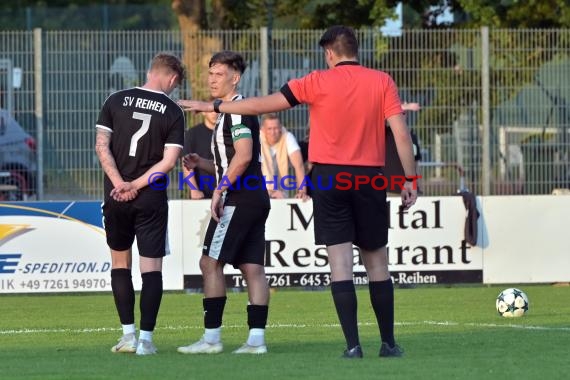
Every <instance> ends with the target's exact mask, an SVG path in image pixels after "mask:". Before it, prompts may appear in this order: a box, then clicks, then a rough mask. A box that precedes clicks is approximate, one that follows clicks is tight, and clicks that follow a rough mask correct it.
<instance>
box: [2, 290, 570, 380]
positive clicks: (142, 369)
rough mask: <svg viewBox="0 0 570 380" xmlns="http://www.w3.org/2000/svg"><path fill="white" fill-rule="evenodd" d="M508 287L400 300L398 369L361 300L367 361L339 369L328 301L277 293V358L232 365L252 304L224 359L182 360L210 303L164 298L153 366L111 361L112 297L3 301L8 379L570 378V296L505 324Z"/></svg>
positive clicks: (410, 293) (547, 293)
mask: <svg viewBox="0 0 570 380" xmlns="http://www.w3.org/2000/svg"><path fill="white" fill-rule="evenodd" d="M506 287H507V286H501V287H486V286H477V287H451V288H443V287H420V288H415V289H397V290H396V323H397V325H396V338H397V340H398V342H399V344H400V345H401V346H402V347H403V348H404V349H405V351H406V355H405V357H404V358H401V359H394V358H392V359H385V358H379V357H378V348H379V342H378V332H377V327H376V323H375V319H374V316H373V313H372V310H371V307H370V304H369V301H368V292H367V290H365V289H362V290H359V291H358V296H359V320H360V323H361V327H360V336H361V342H362V346H363V350H364V355H365V357H364V359H363V360H343V359H340V358H339V356H340V354H341V353H342V350H343V349H344V347H343V342H344V339H343V337H342V333H341V330H340V327H339V326H338V321H337V318H336V314H335V313H334V307H333V305H332V301H331V297H330V293H329V291H315V292H309V291H296V290H278V291H276V292H275V293H274V294H273V295H272V300H271V308H270V315H269V325H270V326H269V327H268V330H267V334H266V337H267V342H268V348H269V353H268V354H267V355H264V356H256V357H252V356H245V357H244V356H238V355H233V354H231V351H232V350H233V349H235V348H237V347H238V346H239V345H241V343H243V342H244V341H245V339H246V336H247V324H246V314H245V306H246V300H247V298H246V294H245V293H230V294H229V295H228V303H227V306H226V313H225V317H224V329H223V335H222V337H223V341H224V345H225V351H224V353H222V354H219V355H203V356H188V355H182V354H178V353H177V352H176V347H177V346H179V345H185V344H188V343H190V342H191V341H194V340H196V339H198V338H199V337H200V335H201V334H202V306H201V305H202V295H200V294H184V293H179V292H171V293H167V294H165V296H164V298H163V303H162V308H161V313H160V315H159V321H158V326H157V330H156V332H155V338H154V341H155V343H156V345H157V347H158V349H159V354H158V355H154V356H146V357H138V356H135V355H130V354H112V353H111V352H110V351H109V350H110V347H111V346H112V345H113V344H114V343H115V342H116V340H117V338H118V337H119V336H120V335H121V331H120V329H119V327H120V326H119V325H118V320H117V317H116V312H115V309H114V303H113V300H112V296H111V294H110V293H109V294H72V295H4V296H0V305H1V306H0V308H1V319H0V363H2V369H1V373H0V378H2V379H33V378H36V379H95V378H97V379H111V378H123V379H125V378H134V379H517V380H520V379H548V380H550V379H567V378H568V376H570V375H568V373H570V357H569V355H568V347H569V344H570V317H569V316H570V302H569V300H570V288H569V287H552V286H546V285H541V286H538V285H527V286H520V287H522V289H523V290H525V291H526V293H527V294H528V296H529V298H530V312H529V313H528V314H527V315H526V316H524V317H522V318H517V319H505V318H501V317H499V316H498V315H497V314H496V312H495V306H494V304H495V297H496V296H497V294H498V293H499V292H500V290H502V289H503V288H506ZM137 302H138V297H137ZM137 318H138V317H137ZM137 322H138V321H137Z"/></svg>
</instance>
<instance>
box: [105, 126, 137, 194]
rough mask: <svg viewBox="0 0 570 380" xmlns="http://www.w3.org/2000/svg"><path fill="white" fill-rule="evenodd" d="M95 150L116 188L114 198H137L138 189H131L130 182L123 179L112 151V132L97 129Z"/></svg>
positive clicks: (112, 192)
mask: <svg viewBox="0 0 570 380" xmlns="http://www.w3.org/2000/svg"><path fill="white" fill-rule="evenodd" d="M95 151H96V152H97V157H99V162H101V167H102V168H103V171H104V172H105V174H107V177H109V179H110V180H111V183H113V187H114V189H113V190H112V191H111V194H110V195H111V196H112V197H113V199H115V200H116V201H119V202H128V201H131V200H133V199H134V198H136V196H137V194H138V193H137V190H136V189H134V188H132V189H131V188H130V187H129V184H128V183H125V182H124V181H123V177H122V176H121V174H120V173H119V169H118V168H117V163H116V162H115V158H114V157H113V153H111V132H109V131H106V130H103V129H98V130H97V136H96V138H95Z"/></svg>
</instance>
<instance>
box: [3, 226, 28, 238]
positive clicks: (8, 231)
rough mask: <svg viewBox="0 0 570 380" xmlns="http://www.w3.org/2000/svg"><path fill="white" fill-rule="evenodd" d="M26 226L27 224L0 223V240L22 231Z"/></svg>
mask: <svg viewBox="0 0 570 380" xmlns="http://www.w3.org/2000/svg"><path fill="white" fill-rule="evenodd" d="M28 228H30V225H29V224H0V240H4V239H5V238H7V237H10V236H12V235H16V234H18V233H20V232H24V230H26V229H28Z"/></svg>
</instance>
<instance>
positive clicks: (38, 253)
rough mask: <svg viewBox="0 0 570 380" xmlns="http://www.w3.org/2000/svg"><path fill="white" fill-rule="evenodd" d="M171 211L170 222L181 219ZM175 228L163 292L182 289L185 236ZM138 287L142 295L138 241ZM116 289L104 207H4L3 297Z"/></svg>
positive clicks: (0, 231)
mask: <svg viewBox="0 0 570 380" xmlns="http://www.w3.org/2000/svg"><path fill="white" fill-rule="evenodd" d="M179 215H180V213H179V210H172V211H171V215H170V218H171V219H173V218H174V219H175V218H177V217H178V218H179ZM170 224H172V225H173V231H169V235H171V236H172V237H171V238H170V239H169V240H170V248H171V252H172V254H171V255H169V256H167V257H166V258H165V259H164V266H163V280H164V289H182V286H183V274H182V254H181V252H182V248H181V238H180V236H181V232H180V231H178V230H177V228H176V227H175V226H174V225H175V223H170ZM133 283H134V286H135V289H137V290H140V288H141V278H140V272H139V270H138V253H137V249H136V242H135V246H134V250H133ZM109 290H111V256H110V253H109V248H108V247H107V243H106V240H105V231H104V230H103V228H102V223H101V203H100V202H14V203H0V293H32V292H33V293H36V292H38V293H40V292H88V291H109Z"/></svg>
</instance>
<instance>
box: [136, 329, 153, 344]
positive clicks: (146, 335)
mask: <svg viewBox="0 0 570 380" xmlns="http://www.w3.org/2000/svg"><path fill="white" fill-rule="evenodd" d="M141 339H142V340H146V341H147V342H152V331H144V330H141V331H140V333H139V340H141Z"/></svg>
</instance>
